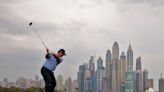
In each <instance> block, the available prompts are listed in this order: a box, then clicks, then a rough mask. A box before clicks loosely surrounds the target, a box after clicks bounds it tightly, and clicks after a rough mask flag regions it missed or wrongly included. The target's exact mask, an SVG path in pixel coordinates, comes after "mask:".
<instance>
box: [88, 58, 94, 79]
mask: <svg viewBox="0 0 164 92" xmlns="http://www.w3.org/2000/svg"><path fill="white" fill-rule="evenodd" d="M94 75H95V64H94V57H93V56H91V58H90V60H89V76H90V77H93V76H94Z"/></svg>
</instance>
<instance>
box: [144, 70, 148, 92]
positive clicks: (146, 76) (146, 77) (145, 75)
mask: <svg viewBox="0 0 164 92" xmlns="http://www.w3.org/2000/svg"><path fill="white" fill-rule="evenodd" d="M147 79H148V70H147V69H144V71H143V92H145V91H146V80H147Z"/></svg>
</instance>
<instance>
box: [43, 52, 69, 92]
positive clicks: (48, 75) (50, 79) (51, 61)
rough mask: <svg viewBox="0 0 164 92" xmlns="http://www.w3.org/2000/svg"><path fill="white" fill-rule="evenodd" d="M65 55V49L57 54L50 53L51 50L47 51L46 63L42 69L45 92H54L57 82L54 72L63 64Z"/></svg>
mask: <svg viewBox="0 0 164 92" xmlns="http://www.w3.org/2000/svg"><path fill="white" fill-rule="evenodd" d="M64 55H66V53H65V50H64V49H60V50H59V51H58V52H57V53H49V49H47V54H46V56H45V58H46V61H45V63H44V64H43V67H42V68H41V74H42V76H43V78H44V81H45V92H54V88H55V87H56V80H55V77H54V74H53V71H54V70H55V69H56V67H57V65H59V64H60V63H61V62H62V57H63V56H64Z"/></svg>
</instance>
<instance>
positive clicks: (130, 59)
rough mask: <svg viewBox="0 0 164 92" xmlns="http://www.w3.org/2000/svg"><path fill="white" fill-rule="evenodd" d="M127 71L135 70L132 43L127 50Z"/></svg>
mask: <svg viewBox="0 0 164 92" xmlns="http://www.w3.org/2000/svg"><path fill="white" fill-rule="evenodd" d="M127 71H133V50H132V46H131V44H129V47H128V50H127Z"/></svg>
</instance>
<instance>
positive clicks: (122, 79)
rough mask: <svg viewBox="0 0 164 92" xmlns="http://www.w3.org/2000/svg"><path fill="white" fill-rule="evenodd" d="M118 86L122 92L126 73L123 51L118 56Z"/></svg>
mask: <svg viewBox="0 0 164 92" xmlns="http://www.w3.org/2000/svg"><path fill="white" fill-rule="evenodd" d="M119 72H120V84H121V85H120V87H121V92H124V83H125V81H124V80H125V74H126V56H125V53H124V52H122V54H121V56H120V69H119Z"/></svg>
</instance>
